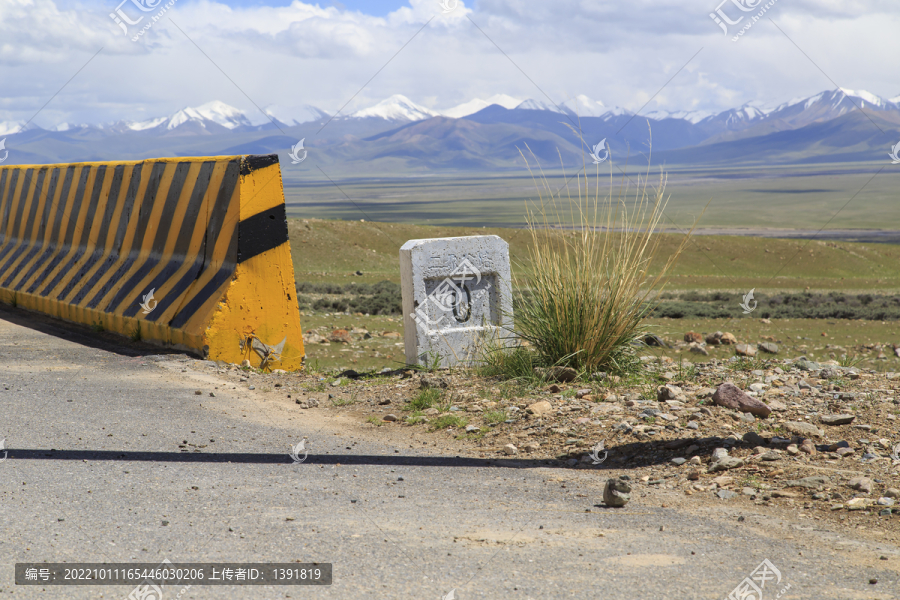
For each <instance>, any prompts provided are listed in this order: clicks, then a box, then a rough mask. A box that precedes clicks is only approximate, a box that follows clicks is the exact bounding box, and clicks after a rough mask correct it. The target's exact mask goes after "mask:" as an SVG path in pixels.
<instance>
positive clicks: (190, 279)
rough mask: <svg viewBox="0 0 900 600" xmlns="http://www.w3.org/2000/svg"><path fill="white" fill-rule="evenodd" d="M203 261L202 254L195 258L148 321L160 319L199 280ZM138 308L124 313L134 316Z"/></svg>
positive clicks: (160, 301)
mask: <svg viewBox="0 0 900 600" xmlns="http://www.w3.org/2000/svg"><path fill="white" fill-rule="evenodd" d="M203 262H204V259H203V257H202V256H198V257H197V258H196V259H195V260H194V264H192V265H191V266H190V268H189V269H188V270H187V271H186V272H185V274H184V275H182V276H181V279H179V280H178V283H176V284H175V285H173V286H172V289H170V290H169V291H168V292H167V293H166V295H165V296H164V297H162V298H160V300H159V303H158V304H157V307H156V309H155V310H154V312H152V313H150V314H149V315H147V320H148V321H156V320H158V319H159V318H160V317H161V316H162V315H163V314H165V312H166V310H167V309H168V308H169V307H170V306H172V304H174V303H175V302H177V301H178V300H179V299H180V298H181V295H182V294H183V293H184V292H185V291H186V290H187V289H188V288H189V287H191V284H192V283H194V282H195V281H197V277H198V276H199V275H200V272H201V270H202V268H203ZM232 270H234V267H232ZM170 277H171V275H170ZM160 278H161V277H160ZM147 287H148V288H150V289H156V288H155V287H153V286H147ZM137 310H138V309H137V307H135V308H133V309H128V310H127V311H126V312H125V313H124V315H125V316H126V317H133V316H135V315H136V314H137Z"/></svg>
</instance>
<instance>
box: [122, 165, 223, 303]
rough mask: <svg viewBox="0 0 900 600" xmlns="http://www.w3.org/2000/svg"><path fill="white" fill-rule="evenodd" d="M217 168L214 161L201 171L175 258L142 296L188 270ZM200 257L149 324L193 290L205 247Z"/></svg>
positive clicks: (189, 203) (201, 249)
mask: <svg viewBox="0 0 900 600" xmlns="http://www.w3.org/2000/svg"><path fill="white" fill-rule="evenodd" d="M215 166H216V163H215V162H214V161H209V162H205V163H203V165H202V166H201V167H200V171H199V172H198V173H197V179H196V181H195V182H194V190H193V192H191V198H190V201H189V202H188V205H187V209H186V210H185V214H184V218H183V219H182V223H181V230H180V231H179V232H178V239H177V240H175V246H174V248H173V249H172V257H171V258H170V259H169V262H168V263H167V264H166V265H165V266H164V267H163V268H162V270H161V271H160V272H159V274H157V276H156V277H154V278H153V281H151V282H150V283H149V284H147V286H146V289H145V290H144V291H143V292H142V295H143V294H146V293H148V292H149V290H154V291H155V290H157V289H159V288H161V287H162V286H163V284H165V283H166V282H167V281H169V279H170V278H171V277H173V276H174V275H175V273H177V272H178V270H179V269H181V268H182V267H183V266H184V263H185V261H186V259H187V253H188V251H189V250H190V245H191V238H192V237H193V236H194V231H195V230H196V229H197V221H198V220H199V216H200V209H201V208H202V207H203V198H204V197H205V196H206V190H207V189H208V188H209V182H210V179H211V178H212V174H213V169H215ZM205 237H206V236H205V235H204V238H205ZM204 241H205V239H204ZM197 254H198V255H197V259H196V260H195V261H194V264H192V265H191V267H190V268H189V269H188V271H187V272H186V273H185V274H184V275H182V277H181V279H180V280H179V281H178V283H176V284H175V285H174V286H173V287H172V288H171V289H170V290H169V291H168V292H166V295H165V297H164V298H161V299H160V300H158V304H157V306H156V309H155V311H154V312H153V313H151V314H150V315H148V316H147V320H150V321H155V320H156V319H158V318H159V316H160V315H162V314H163V313H164V312H165V311H166V309H167V308H169V306H171V305H172V303H173V302H175V301H177V300H178V298H179V297H180V296H181V294H183V293H184V291H185V290H186V289H187V288H188V287H189V286H190V284H191V282H192V281H194V280H195V279H196V278H197V275H198V274H199V273H200V268H201V267H202V266H203V257H204V254H205V247H203V246H201V247H200V251H199V252H198V253H197ZM139 309H140V305H139V304H136V305H135V306H131V307H129V308H128V309H127V310H125V311H124V312H123V313H122V314H123V315H124V316H126V317H133V316H135V315H136V314H137V312H138V310H139Z"/></svg>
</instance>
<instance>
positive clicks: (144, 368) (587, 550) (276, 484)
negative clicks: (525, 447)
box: [0, 308, 900, 600]
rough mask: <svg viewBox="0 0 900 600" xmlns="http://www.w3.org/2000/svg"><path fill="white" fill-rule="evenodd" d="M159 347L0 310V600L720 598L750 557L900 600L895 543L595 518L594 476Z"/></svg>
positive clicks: (766, 513)
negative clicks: (279, 392) (444, 448)
mask: <svg viewBox="0 0 900 600" xmlns="http://www.w3.org/2000/svg"><path fill="white" fill-rule="evenodd" d="M158 352H159V350H152V349H150V350H148V349H142V348H138V347H134V346H125V345H112V344H110V343H108V342H106V341H104V340H103V339H102V338H101V337H99V336H96V335H92V334H90V333H89V332H79V331H77V330H72V329H68V328H63V327H62V326H60V325H59V324H57V323H54V322H50V321H47V320H40V319H37V318H36V317H32V316H30V315H27V314H26V313H24V312H22V311H19V310H13V309H9V308H4V309H0V354H2V357H0V365H2V366H0V407H2V410H0V438H5V440H6V449H7V452H8V455H7V458H6V460H3V461H2V462H0V481H2V485H0V488H2V496H0V498H2V502H0V518H2V523H3V532H2V536H0V598H5V597H15V598H121V599H123V600H124V599H126V598H128V597H129V594H130V593H131V592H132V590H133V589H134V586H67V587H58V586H22V585H15V584H14V575H13V574H14V565H15V563H17V562H97V563H114V562H129V563H160V562H161V561H163V560H164V559H168V560H170V561H172V562H173V563H185V562H279V563H285V562H294V561H297V562H320V563H332V564H333V569H334V571H333V572H334V581H333V583H332V585H330V586H321V587H311V586H306V587H304V586H269V587H255V586H236V585H235V586H193V587H191V588H189V589H183V588H178V587H173V586H169V587H166V588H164V590H163V591H164V596H163V597H164V599H165V600H168V599H170V598H176V597H178V598H182V599H191V598H240V599H274V598H316V599H318V598H322V599H326V598H328V599H339V600H351V599H364V598H365V599H373V598H391V599H406V598H411V599H417V600H422V599H425V600H440V599H441V598H452V599H454V600H469V599H474V598H492V599H493V598H496V599H503V600H515V599H522V600H525V599H534V600H545V599H556V598H581V599H603V600H617V599H623V600H624V599H642V600H653V599H659V600H663V599H673V600H674V599H677V600H685V599H692V598H704V599H707V598H708V599H713V598H715V599H722V598H725V597H727V596H728V594H730V593H731V592H732V590H734V589H735V588H736V587H738V586H739V584H741V582H742V581H743V580H744V578H746V577H748V576H749V575H750V574H751V572H753V571H754V570H755V569H756V568H757V566H758V565H759V564H760V563H761V562H762V561H763V560H764V559H768V560H769V561H770V563H771V564H772V565H773V566H774V567H775V568H776V569H777V570H778V572H779V574H780V577H781V580H780V581H778V580H777V579H776V580H770V581H767V582H766V587H765V588H764V594H763V598H764V599H765V600H770V599H773V598H776V597H778V594H779V593H780V592H781V591H782V590H783V589H785V588H787V590H786V591H785V592H784V593H783V595H781V596H780V597H781V598H783V599H800V598H803V599H806V598H816V599H823V600H824V599H829V598H834V599H846V598H853V599H855V598H863V599H874V598H884V599H889V598H898V597H900V574H898V573H900V549H898V547H897V546H896V545H893V544H890V543H886V542H883V541H879V540H878V539H877V535H875V534H876V533H877V532H875V533H872V532H868V533H869V535H864V534H863V533H862V532H858V531H852V530H847V531H840V530H834V529H833V528H831V527H829V526H827V525H822V524H819V523H817V522H815V521H810V520H803V519H801V518H800V516H799V515H791V514H783V512H782V513H779V512H774V511H772V510H770V509H766V508H763V507H759V511H757V512H748V511H747V510H746V509H740V508H734V507H732V506H730V505H729V504H728V503H727V502H725V501H722V502H720V503H707V504H703V503H698V502H692V503H689V504H688V503H684V502H681V500H683V498H681V499H679V497H678V496H677V494H676V492H675V491H673V490H666V489H655V488H651V487H649V486H646V485H644V486H641V485H636V487H635V493H634V498H633V500H632V501H631V502H630V503H629V504H628V505H627V506H626V507H624V508H621V509H611V508H606V507H604V506H603V505H602V503H601V501H600V500H601V496H602V486H603V483H604V481H605V478H606V477H607V476H608V474H607V473H603V474H601V473H600V472H597V471H593V470H571V469H563V468H551V467H548V466H546V464H543V463H539V462H537V461H528V460H509V461H491V462H488V461H486V460H477V459H470V458H456V457H454V456H453V455H447V454H446V453H444V454H442V452H441V448H440V446H439V445H438V446H430V445H429V446H427V447H422V448H416V447H413V444H408V443H405V442H404V443H401V442H398V441H397V439H396V438H384V439H379V438H378V435H380V434H379V431H378V430H364V429H363V428H362V427H359V426H358V424H357V425H354V424H350V423H346V422H343V421H341V420H340V419H339V418H329V417H328V416H327V415H325V412H326V411H316V410H314V409H313V410H308V411H300V410H299V409H298V408H297V407H296V406H294V405H291V404H289V402H287V401H285V402H283V403H279V402H274V401H265V400H263V399H261V398H259V397H256V396H253V395H252V393H249V392H248V391H247V390H238V389H235V388H234V387H233V386H231V385H230V384H229V385H225V384H224V381H223V380H217V379H216V376H215V369H212V368H210V365H209V364H208V363H204V362H203V361H197V360H194V359H193V358H189V357H186V356H184V355H179V354H170V355H160V354H158ZM197 390H200V391H202V395H196V394H195V392H196V391H197ZM209 391H213V393H214V394H215V397H210V395H209ZM381 429H385V428H381ZM398 429H399V428H398ZM303 437H306V438H308V442H307V448H308V450H309V453H308V455H307V458H306V460H304V461H303V462H302V463H299V464H295V463H294V461H293V460H292V459H291V458H290V456H289V451H290V449H291V446H292V445H294V444H297V442H298V441H299V440H300V439H301V438H303ZM0 456H2V454H0ZM882 556H883V557H885V558H884V559H882V558H881V557H882ZM770 573H773V572H772V571H771V570H770ZM870 579H875V580H877V583H875V584H872V583H870ZM451 590H453V591H452V594H451ZM179 594H180V595H179ZM154 600H156V599H154Z"/></svg>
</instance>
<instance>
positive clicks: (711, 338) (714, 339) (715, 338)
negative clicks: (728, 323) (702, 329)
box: [706, 331, 722, 346]
mask: <svg viewBox="0 0 900 600" xmlns="http://www.w3.org/2000/svg"><path fill="white" fill-rule="evenodd" d="M721 340H722V332H721V331H717V332H715V333H710V334H708V335H707V336H706V343H707V344H709V345H710V346H718V345H719V343H720V342H721Z"/></svg>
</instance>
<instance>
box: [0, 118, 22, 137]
mask: <svg viewBox="0 0 900 600" xmlns="http://www.w3.org/2000/svg"><path fill="white" fill-rule="evenodd" d="M24 126H25V121H0V135H12V134H14V133H19V130H21V129H22V127H24Z"/></svg>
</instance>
